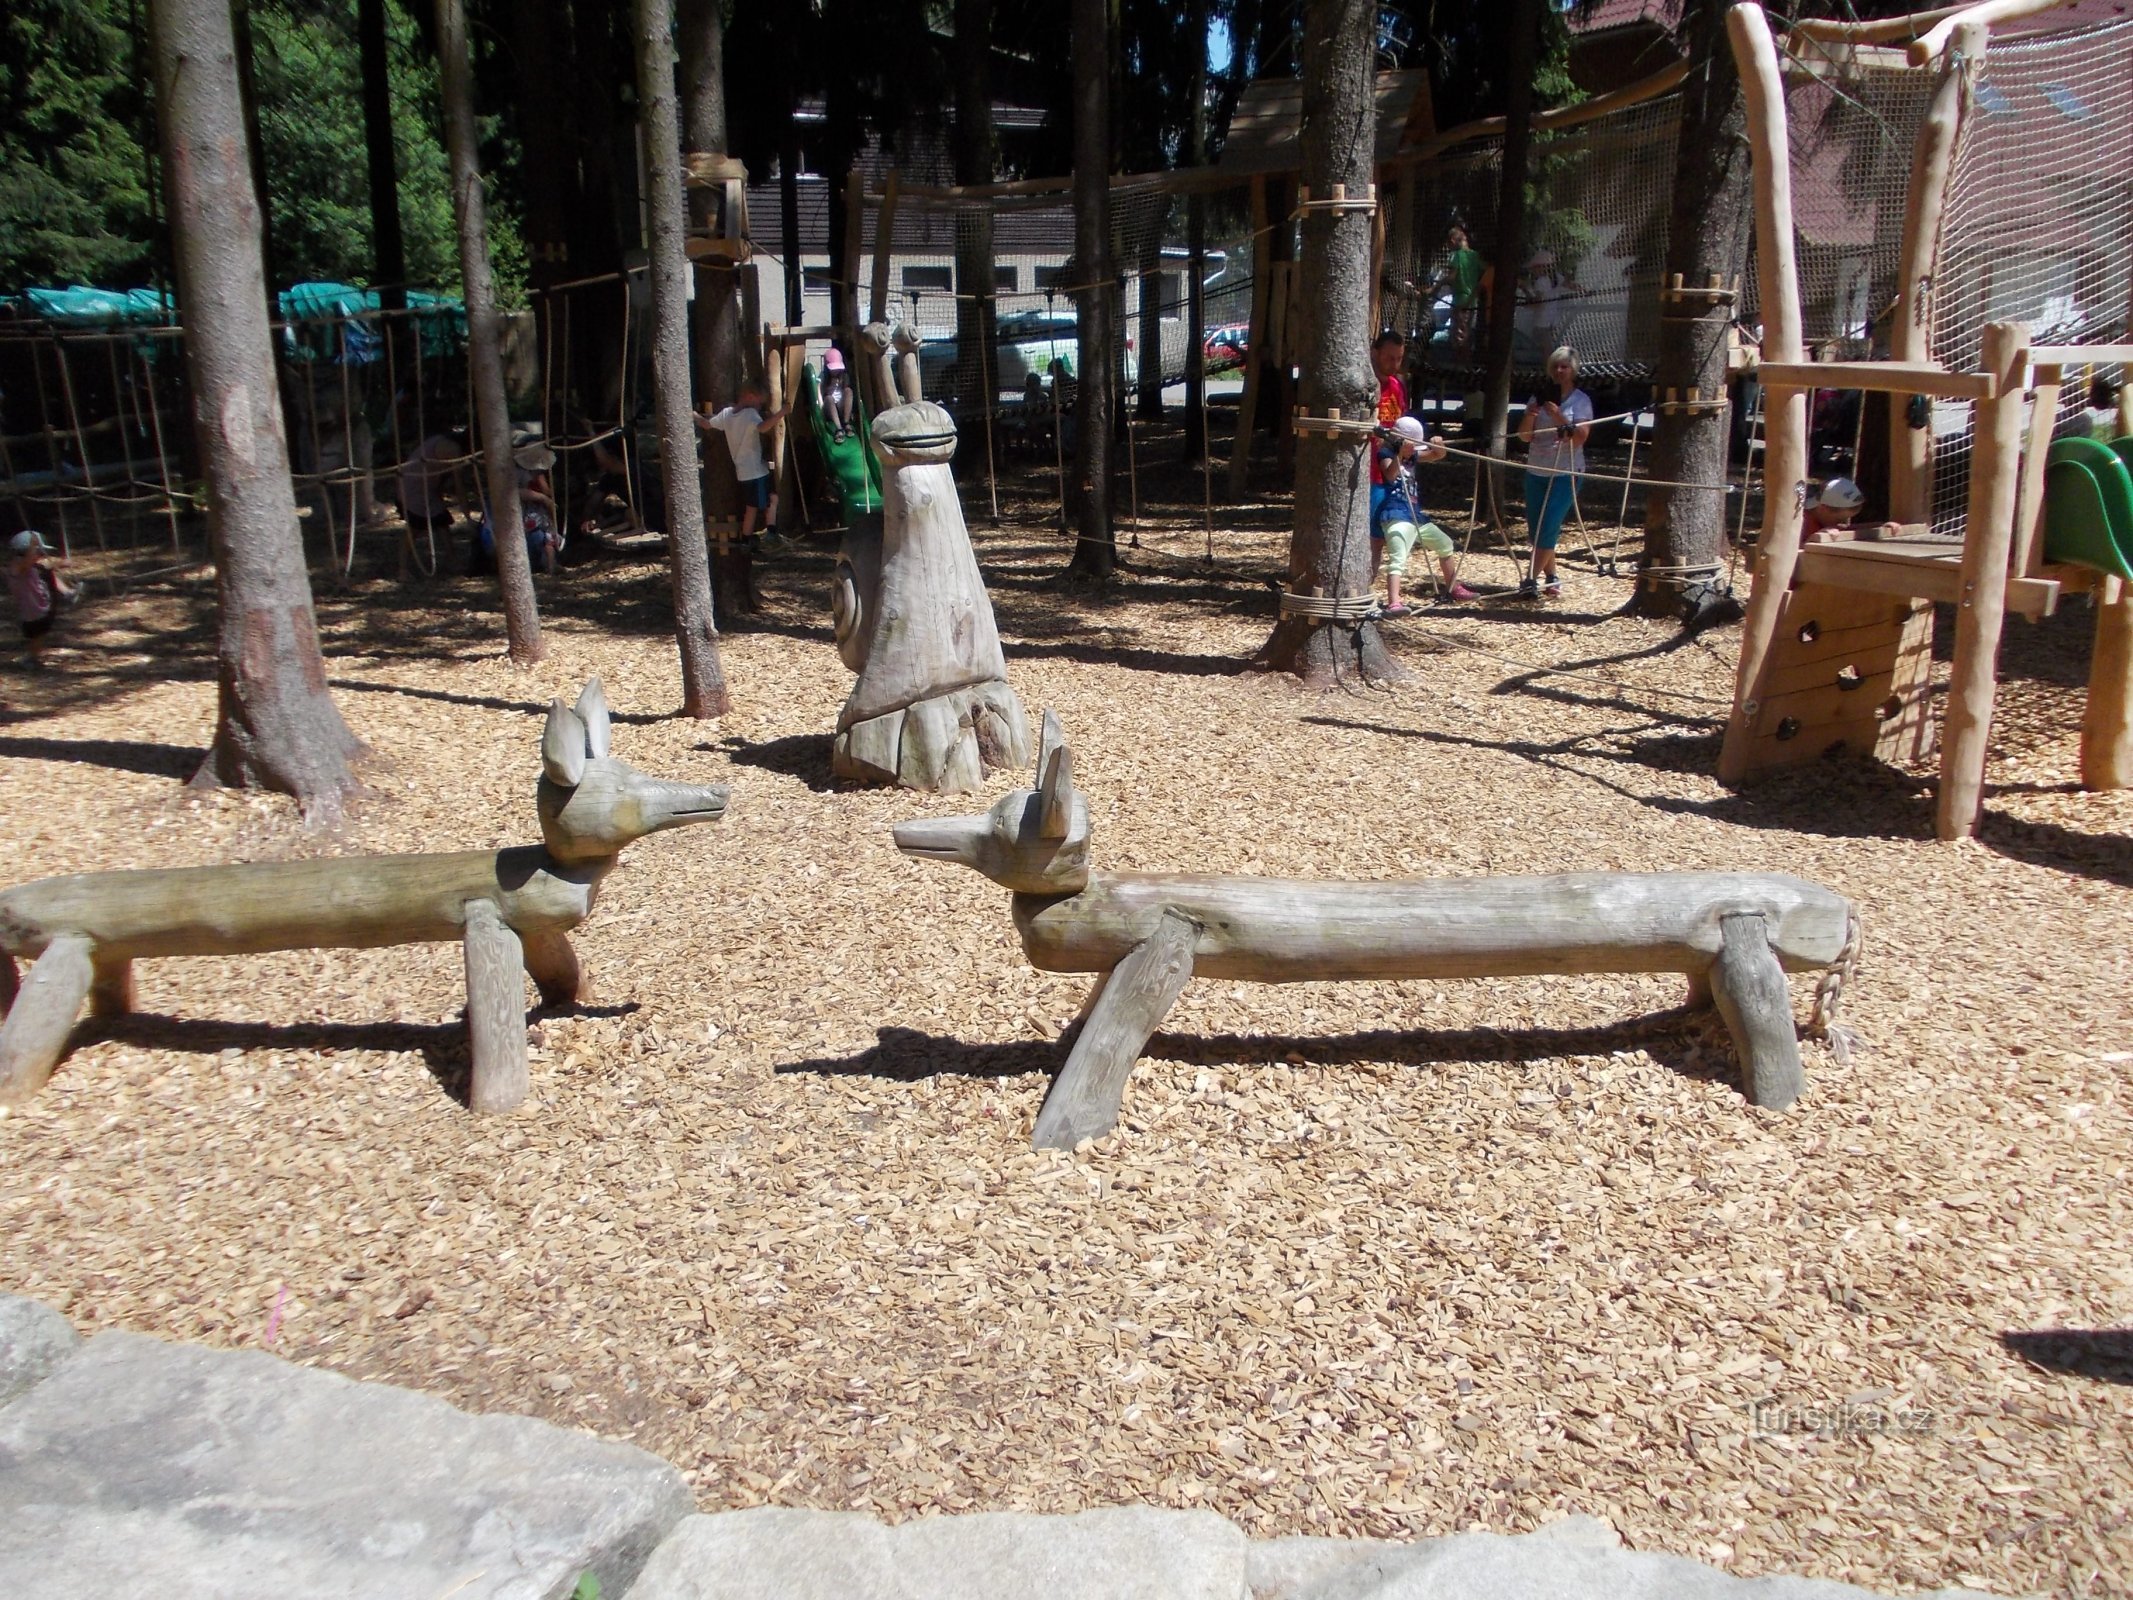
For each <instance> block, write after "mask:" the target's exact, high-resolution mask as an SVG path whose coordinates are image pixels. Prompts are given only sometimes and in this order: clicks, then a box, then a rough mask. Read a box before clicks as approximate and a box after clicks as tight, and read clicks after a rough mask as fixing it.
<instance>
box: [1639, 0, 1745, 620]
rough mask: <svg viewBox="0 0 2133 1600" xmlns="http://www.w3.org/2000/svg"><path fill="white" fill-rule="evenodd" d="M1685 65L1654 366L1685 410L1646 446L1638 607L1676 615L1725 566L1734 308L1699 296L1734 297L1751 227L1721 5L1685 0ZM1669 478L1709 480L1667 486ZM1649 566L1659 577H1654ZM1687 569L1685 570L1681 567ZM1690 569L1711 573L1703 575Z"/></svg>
mask: <svg viewBox="0 0 2133 1600" xmlns="http://www.w3.org/2000/svg"><path fill="white" fill-rule="evenodd" d="M1683 31H1684V34H1685V37H1686V40H1687V43H1688V46H1689V59H1690V60H1691V61H1692V62H1695V63H1696V64H1697V65H1698V67H1699V69H1700V70H1698V71H1695V72H1692V73H1691V74H1690V75H1689V80H1688V82H1687V83H1685V84H1683V85H1682V89H1681V95H1682V100H1681V144H1680V148H1679V151H1678V153H1677V155H1676V158H1675V162H1674V203H1673V215H1672V218H1671V220H1670V222H1669V224H1668V232H1667V246H1666V276H1665V278H1664V279H1663V280H1662V281H1663V283H1664V284H1666V285H1671V284H1673V283H1675V282H1676V281H1678V282H1680V283H1681V284H1682V285H1683V287H1684V289H1685V290H1686V291H1687V293H1685V294H1684V296H1683V297H1682V298H1680V299H1678V300H1677V299H1671V298H1668V296H1669V295H1670V293H1671V290H1670V289H1668V288H1663V289H1662V291H1661V299H1660V309H1661V313H1662V315H1661V319H1660V323H1659V369H1658V373H1657V375H1656V377H1655V379H1654V382H1655V383H1656V384H1657V386H1658V389H1659V393H1660V395H1661V397H1662V400H1664V399H1665V398H1666V397H1669V396H1672V397H1675V398H1677V399H1678V400H1679V401H1683V402H1689V403H1690V405H1691V409H1687V410H1668V409H1662V410H1661V411H1660V412H1659V421H1658V428H1657V431H1656V433H1655V434H1654V436H1653V440H1652V458H1651V460H1652V465H1651V471H1652V476H1653V478H1655V479H1657V480H1659V483H1660V486H1659V487H1655V488H1654V489H1652V490H1651V492H1650V494H1649V496H1648V497H1647V499H1646V501H1645V509H1644V565H1645V568H1646V569H1647V570H1646V571H1645V572H1644V573H1642V574H1640V575H1639V577H1638V580H1637V595H1636V602H1635V604H1636V609H1637V610H1638V611H1639V612H1641V613H1642V614H1643V615H1645V616H1648V617H1661V616H1672V615H1676V614H1680V613H1682V612H1683V611H1684V609H1685V608H1686V609H1687V611H1688V613H1689V615H1690V616H1691V617H1693V616H1694V615H1695V614H1696V612H1698V611H1700V609H1701V606H1700V604H1699V602H1701V601H1702V600H1704V599H1705V598H1706V597H1711V598H1715V595H1714V594H1713V579H1714V577H1715V575H1716V573H1717V572H1718V570H1719V567H1720V565H1721V563H1722V562H1723V561H1724V559H1725V537H1726V496H1725V493H1724V486H1725V482H1726V442H1727V436H1728V432H1729V427H1728V424H1729V420H1730V419H1729V416H1728V413H1727V410H1726V407H1725V406H1724V405H1723V404H1718V403H1715V402H1721V401H1723V399H1724V398H1725V394H1726V333H1727V330H1728V329H1729V328H1730V327H1731V326H1732V322H1733V318H1734V315H1735V312H1736V308H1735V305H1734V302H1733V300H1732V299H1731V298H1730V297H1721V296H1718V295H1713V294H1708V293H1704V292H1702V291H1704V290H1706V289H1708V288H1709V287H1710V285H1711V284H1712V283H1714V282H1715V283H1716V284H1718V285H1719V286H1720V287H1721V288H1723V289H1727V290H1730V289H1731V288H1732V287H1733V286H1734V285H1735V283H1737V282H1738V281H1739V279H1740V276H1741V274H1742V273H1743V272H1745V271H1746V269H1747V264H1748V239H1749V235H1750V232H1751V230H1752V227H1753V224H1754V209H1753V198H1754V191H1753V189H1752V187H1751V185H1750V182H1749V178H1750V173H1749V166H1748V138H1747V112H1746V109H1745V107H1744V105H1743V102H1742V100H1741V89H1740V72H1739V69H1738V68H1737V67H1736V66H1735V65H1734V63H1733V52H1732V50H1731V48H1730V47H1729V46H1728V44H1727V41H1726V15H1725V6H1724V4H1722V3H1721V0H1691V4H1690V9H1689V14H1688V16H1687V17H1686V18H1684V19H1683ZM1670 483H1694V484H1710V485H1712V487H1711V488H1709V489H1672V488H1668V487H1665V485H1666V484H1670ZM1653 569H1656V570H1653ZM1683 569H1687V570H1683ZM1697 569H1708V571H1699V570H1697Z"/></svg>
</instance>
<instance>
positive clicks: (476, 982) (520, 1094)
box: [464, 900, 528, 1111]
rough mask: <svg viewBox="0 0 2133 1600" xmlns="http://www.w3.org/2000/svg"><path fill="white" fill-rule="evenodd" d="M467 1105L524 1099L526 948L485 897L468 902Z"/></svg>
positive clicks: (492, 1107)
mask: <svg viewBox="0 0 2133 1600" xmlns="http://www.w3.org/2000/svg"><path fill="white" fill-rule="evenodd" d="M464 944H465V949H466V958H467V1045H468V1055H469V1056H470V1058H471V1060H472V1063H473V1069H472V1071H471V1073H470V1074H469V1076H468V1078H467V1105H468V1107H469V1108H470V1109H472V1110H475V1111H511V1110H514V1109H516V1108H517V1106H518V1105H519V1103H520V1102H521V1101H523V1100H524V1099H525V1098H526V1090H527V1088H528V1077H527V1069H526V979H525V976H524V971H523V969H524V965H525V951H524V950H523V948H522V947H521V946H520V944H519V938H518V935H517V933H515V932H513V931H512V929H511V928H509V927H507V926H506V925H505V923H504V920H503V918H502V917H500V916H499V915H497V911H496V907H495V905H494V904H492V903H491V902H489V901H487V900H469V901H468V902H467V931H466V937H465V941H464Z"/></svg>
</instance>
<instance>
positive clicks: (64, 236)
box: [0, 0, 526, 303]
mask: <svg viewBox="0 0 2133 1600" xmlns="http://www.w3.org/2000/svg"><path fill="white" fill-rule="evenodd" d="M251 18H252V54H253V85H254V90H255V92H256V94H257V97H258V113H259V142H260V147H261V152H262V155H263V158H264V162H265V165H266V170H267V187H268V189H269V191H270V193H269V212H268V215H269V218H270V220H271V225H272V245H273V274H272V275H273V278H274V285H275V287H276V288H286V287H287V286H288V285H290V284H292V283H296V282H300V281H304V280H307V279H325V280H328V281H333V282H342V283H369V282H371V281H372V278H373V276H374V274H373V272H372V250H371V238H370V183H369V171H368V168H367V166H366V164H365V161H364V154H363V152H364V140H363V84H362V70H361V67H360V65H359V63H358V57H357V51H356V42H355V3H354V0H254V4H253V6H252V12H251ZM146 27H147V17H146V6H145V4H144V3H143V0H8V3H7V4H6V6H5V8H4V9H0V291H5V290H10V289H15V288H22V287H28V286H31V285H38V284H63V283H89V284H95V285H99V286H103V287H108V288H131V287H136V286H139V285H142V284H145V283H146V282H148V280H149V278H150V277H151V275H152V272H153V263H154V259H155V255H156V240H155V237H154V228H153V225H152V219H151V215H150V207H149V196H148V182H149V178H148V171H149V159H150V152H151V151H152V149H153V145H154V129H153V119H152V113H151V108H150V106H149V103H148V97H147V93H146V90H145V89H144V88H143V82H144V79H145V72H146V59H145V57H146V32H145V30H146ZM386 31H387V56H388V62H389V70H390V77H391V90H392V119H393V140H394V146H395V149H396V152H397V157H398V166H399V173H400V222H401V228H402V231H403V233H404V234H405V238H406V248H407V266H408V275H409V277H410V279H411V280H412V281H413V282H414V283H416V284H419V285H425V286H429V287H434V288H438V289H441V290H444V291H446V292H457V289H458V287H459V248H458V243H457V235H456V233H455V231H454V225H453V220H452V201H451V184H450V178H449V173H448V171H447V166H446V162H445V154H444V141H443V131H442V121H441V116H440V108H439V104H438V87H437V63H436V60H435V58H434V56H433V55H432V54H431V52H430V49H429V46H428V44H427V42H426V40H425V37H424V35H423V33H422V31H421V29H420V28H419V27H418V26H417V23H416V21H415V19H414V17H413V16H412V15H411V14H410V13H409V12H408V11H407V10H406V9H405V8H404V7H402V6H398V5H394V6H388V7H387V8H386ZM484 133H485V135H487V136H488V139H487V142H488V143H489V144H490V145H492V146H494V145H496V144H497V143H498V142H499V141H498V140H497V139H496V130H495V128H494V127H493V125H492V126H490V127H487V128H485V129H484ZM507 187H508V186H507ZM491 189H492V192H491V198H490V209H489V228H490V241H489V248H490V252H491V256H492V258H493V260H494V263H495V269H496V274H497V282H498V290H499V292H500V294H501V295H502V296H503V297H504V299H505V300H506V302H507V303H514V302H516V301H517V300H518V299H520V298H521V297H522V294H523V288H524V284H525V281H526V247H525V244H524V241H523V239H522V237H521V234H520V229H519V225H518V218H517V213H516V212H515V210H514V209H513V208H512V207H511V206H510V205H508V204H507V203H504V202H503V201H502V200H501V198H500V197H499V196H498V194H497V193H496V186H495V185H493V184H492V186H491Z"/></svg>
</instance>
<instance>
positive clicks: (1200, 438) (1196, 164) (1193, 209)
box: [1185, 0, 1208, 462]
mask: <svg viewBox="0 0 2133 1600" xmlns="http://www.w3.org/2000/svg"><path fill="white" fill-rule="evenodd" d="M1207 3H1208V0H1191V4H1190V5H1188V6H1187V7H1186V12H1185V27H1186V31H1187V32H1188V33H1189V34H1190V35H1191V36H1192V37H1193V38H1194V39H1197V40H1199V41H1200V44H1199V54H1198V55H1197V56H1195V57H1194V60H1193V69H1192V110H1191V112H1190V116H1191V122H1190V124H1189V131H1188V134H1187V138H1188V141H1189V142H1188V144H1187V146H1186V157H1185V159H1186V164H1187V165H1188V166H1190V167H1191V168H1192V169H1193V170H1194V171H1196V172H1197V171H1198V170H1200V169H1201V168H1202V167H1205V166H1206V165H1207ZM1185 240H1186V245H1187V254H1188V255H1189V257H1190V259H1189V260H1188V262H1187V263H1186V272H1187V278H1186V282H1185V459H1186V460H1187V461H1190V462H1199V461H1202V460H1204V459H1205V458H1206V455H1207V291H1206V290H1205V289H1204V288H1203V287H1202V285H1204V284H1205V283H1206V281H1207V198H1206V196H1205V195H1203V194H1201V193H1200V191H1199V190H1197V189H1195V190H1193V192H1192V193H1191V194H1189V195H1187V196H1186V197H1185Z"/></svg>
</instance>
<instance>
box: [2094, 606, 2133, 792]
mask: <svg viewBox="0 0 2133 1600" xmlns="http://www.w3.org/2000/svg"><path fill="white" fill-rule="evenodd" d="M2081 787H2082V788H2084V789H2133V586H2128V585H2127V584H2126V583H2125V582H2124V581H2123V580H2122V579H2118V578H2106V579H2105V580H2104V585H2103V593H2102V594H2101V595H2099V596H2098V597H2097V606H2096V650H2095V653H2094V654H2093V655H2092V656H2090V657H2089V703H2088V708H2087V709H2086V710H2085V711H2083V713H2082V715H2081Z"/></svg>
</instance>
